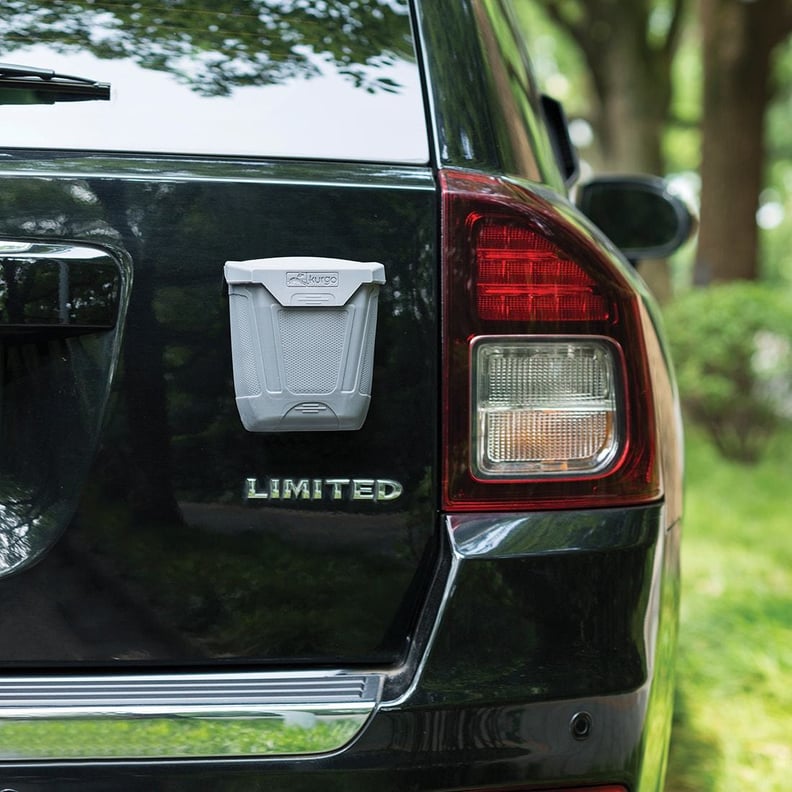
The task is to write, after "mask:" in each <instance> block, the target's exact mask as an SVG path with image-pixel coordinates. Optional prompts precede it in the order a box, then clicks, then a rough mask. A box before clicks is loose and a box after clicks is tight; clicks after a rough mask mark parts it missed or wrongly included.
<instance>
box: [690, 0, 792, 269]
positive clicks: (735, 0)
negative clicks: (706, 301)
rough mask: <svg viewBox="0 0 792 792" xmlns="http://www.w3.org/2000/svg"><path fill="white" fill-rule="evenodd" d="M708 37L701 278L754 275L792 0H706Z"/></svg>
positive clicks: (703, 16) (704, 24)
mask: <svg viewBox="0 0 792 792" xmlns="http://www.w3.org/2000/svg"><path fill="white" fill-rule="evenodd" d="M700 9H701V27H702V31H703V37H704V108H703V120H702V163H701V178H702V193H701V231H700V234H699V246H698V257H697V261H696V269H695V281H696V283H698V284H699V285H704V284H707V283H709V282H710V281H728V280H735V279H741V278H743V279H755V278H756V277H757V276H758V274H759V263H758V229H757V225H756V210H757V208H758V202H759V193H760V191H761V188H762V183H763V177H764V168H765V117H766V111H767V107H768V104H769V102H770V99H771V96H772V65H773V52H774V50H775V49H776V47H777V46H778V45H779V44H781V43H782V42H783V41H784V40H785V39H786V38H787V37H788V36H789V35H790V33H792V2H790V0H755V1H754V2H746V1H745V0H701V6H700Z"/></svg>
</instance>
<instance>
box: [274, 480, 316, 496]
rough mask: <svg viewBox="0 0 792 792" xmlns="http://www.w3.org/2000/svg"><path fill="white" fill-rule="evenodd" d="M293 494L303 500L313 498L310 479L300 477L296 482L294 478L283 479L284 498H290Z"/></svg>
mask: <svg viewBox="0 0 792 792" xmlns="http://www.w3.org/2000/svg"><path fill="white" fill-rule="evenodd" d="M292 495H294V497H295V498H302V499H303V500H310V499H311V489H310V481H309V480H308V479H300V480H299V481H297V483H296V484H295V482H294V479H283V494H282V495H281V497H282V498H283V500H289V499H290V498H291V497H292Z"/></svg>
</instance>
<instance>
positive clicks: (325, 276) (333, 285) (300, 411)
mask: <svg viewBox="0 0 792 792" xmlns="http://www.w3.org/2000/svg"><path fill="white" fill-rule="evenodd" d="M225 279H226V282H227V283H228V295H229V309H230V322H231V353H232V358H233V367H234V390H235V392H236V404H237V408H238V410H239V415H240V418H241V419H242V424H243V425H244V427H245V429H247V430H248V431H251V432H286V431H288V432H300V431H337V430H354V429H360V427H361V426H362V425H363V422H364V421H365V420H366V414H367V412H368V408H369V403H370V401H371V379H372V371H373V359H374V340H375V336H376V326H377V302H378V297H379V287H380V285H381V284H383V283H385V268H384V267H383V265H382V264H379V263H376V262H358V261H346V260H342V259H331V258H311V257H286V258H268V259H252V260H248V261H228V262H226V265H225Z"/></svg>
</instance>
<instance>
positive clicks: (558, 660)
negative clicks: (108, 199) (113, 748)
mask: <svg viewBox="0 0 792 792" xmlns="http://www.w3.org/2000/svg"><path fill="white" fill-rule="evenodd" d="M445 527H446V532H445V533H446V537H447V542H446V543H445V546H444V552H445V554H446V558H445V561H446V564H445V568H446V569H447V570H448V574H447V576H446V577H445V579H444V580H440V581H438V586H437V587H436V596H435V598H434V601H433V603H432V604H430V606H428V608H427V612H426V613H424V615H423V617H422V619H421V625H422V626H421V627H420V628H419V630H418V632H417V634H416V640H415V641H414V644H413V648H412V650H411V653H410V657H409V658H408V660H407V663H406V666H405V667H403V668H401V669H398V670H394V671H387V670H379V669H371V670H368V671H367V672H366V674H365V675H366V676H367V677H368V678H369V679H378V680H379V682H380V683H381V690H382V692H381V694H379V696H378V697H377V699H378V700H377V701H375V702H374V703H373V705H372V714H371V716H370V717H369V718H368V719H367V720H366V721H365V723H363V720H362V719H361V724H362V726H361V728H360V730H359V731H357V733H356V734H353V735H350V736H349V738H348V742H346V744H345V745H343V746H341V747H339V748H338V749H337V750H334V751H333V752H332V753H324V754H321V755H317V754H309V755H306V756H301V757H296V756H286V755H280V756H272V757H270V758H263V757H262V756H261V755H256V756H245V755H244V753H242V754H240V753H239V752H238V751H237V752H236V753H234V752H233V751H231V752H228V753H226V752H224V751H223V750H222V749H217V748H215V749H213V750H215V751H217V753H216V754H215V755H214V756H206V757H201V756H200V752H198V756H197V758H190V759H187V758H186V757H188V756H189V757H196V751H195V750H194V746H192V747H191V750H190V751H188V752H186V753H184V754H180V753H179V751H178V750H174V749H173V746H171V747H168V740H169V739H170V738H169V736H168V734H169V733H168V730H167V729H164V730H163V736H162V746H163V752H162V756H163V757H170V758H167V759H164V758H163V759H152V757H151V755H150V754H149V755H147V756H145V757H143V756H140V755H136V753H135V751H136V748H135V746H134V744H130V745H129V750H128V752H127V754H128V755H127V756H117V757H115V758H109V757H108V758H106V759H103V760H100V761H96V760H92V761H90V760H88V759H87V757H88V756H90V755H91V752H90V750H86V753H85V754H82V755H83V756H85V757H86V759H84V760H81V759H78V758H76V757H75V758H74V759H71V760H69V761H63V760H59V759H57V752H55V753H54V754H52V755H51V756H52V758H51V759H50V760H47V759H45V758H42V760H41V761H36V762H30V761H26V760H22V759H21V757H20V755H19V754H17V755H16V756H15V755H14V751H13V748H12V746H10V745H9V744H6V745H3V739H2V734H3V731H7V732H8V733H10V729H8V730H6V729H5V728H0V755H1V756H2V757H3V760H2V764H0V775H1V777H2V779H3V784H4V785H5V786H9V785H11V786H12V787H15V788H17V789H18V790H19V792H22V790H25V791H26V792H30V790H35V789H39V788H41V789H43V788H44V787H46V788H48V789H51V788H52V784H55V785H56V788H58V789H71V788H74V789H77V788H79V789H80V790H81V791H82V790H86V789H89V790H90V789H102V790H107V789H119V790H120V789H133V788H134V789H137V788H148V789H158V788H163V789H164V788H167V789H168V790H177V789H185V790H186V789H196V788H211V789H233V790H244V789H260V788H262V785H264V786H265V787H266V788H267V789H268V790H275V791H277V790H290V791H291V792H293V791H294V790H316V789H319V788H322V789H325V788H327V789H344V790H358V789H359V790H367V791H369V792H370V790H372V789H374V788H376V789H377V790H379V791H384V790H394V792H396V790H450V789H458V788H462V787H464V788H482V789H483V788H490V787H501V786H502V787H505V788H510V789H513V788H518V789H523V788H525V789H529V788H541V787H544V786H546V787H553V786H556V787H557V786H573V785H580V786H583V785H590V784H605V783H621V784H624V785H626V786H628V787H629V788H630V789H632V790H636V789H637V790H641V791H642V792H645V790H648V789H655V788H659V785H660V784H661V783H662V776H663V771H664V763H665V756H666V750H667V742H668V735H669V731H670V722H671V702H672V678H673V651H674V644H675V638H676V618H677V601H678V571H677V570H678V553H677V548H678V533H679V527H678V526H669V525H667V524H666V519H665V510H664V508H663V506H662V505H661V504H658V505H654V506H651V507H642V508H632V509H628V510H597V511H587V512H571V513H535V514H519V515H492V514H487V515H457V516H449V517H447V518H446V520H445ZM338 673H340V674H341V675H342V676H343V675H344V672H338ZM375 687H379V686H378V685H375ZM311 705H312V702H311V701H310V700H306V701H305V709H306V710H310V709H311ZM261 706H262V707H263V708H264V709H266V706H267V702H266V701H264V702H263V703H262V704H261ZM297 709H299V707H298V708H297ZM13 714H14V713H12V712H11V711H10V710H9V711H7V712H6V713H5V714H4V713H3V711H2V707H0V727H2V726H3V723H2V719H4V718H5V720H6V725H7V726H12V724H18V723H19V718H18V717H17V718H16V720H15V719H14V718H13V717H11V716H12V715H13ZM16 714H17V715H18V714H19V713H18V712H17V713H16ZM61 714H62V713H61ZM82 714H83V716H84V715H85V713H82ZM160 714H162V715H163V716H165V717H164V719H163V723H167V722H175V721H178V720H179V718H180V717H181V716H179V715H178V714H173V713H172V714H171V715H170V717H167V716H168V713H167V712H165V713H160ZM93 715H94V721H96V722H98V723H99V724H100V726H101V725H102V724H104V727H106V728H107V729H108V730H113V729H119V728H125V727H127V726H128V723H127V721H128V720H129V719H127V718H123V717H122V718H119V717H118V713H116V714H115V717H113V716H112V708H110V709H109V710H108V711H107V712H100V713H93ZM241 717H242V718H244V717H247V718H250V717H254V718H255V717H256V714H255V712H247V713H244V714H242V715H241ZM46 720H47V718H46V707H45V708H44V712H43V713H42V712H39V719H38V720H37V721H36V723H27V724H25V725H26V726H27V727H30V726H33V727H34V728H35V727H36V724H37V723H46ZM81 722H82V721H81V719H80V718H75V720H74V729H73V730H72V737H71V739H72V740H74V738H75V735H76V734H77V732H78V730H79V728H80V724H81ZM294 722H295V721H294V720H292V723H291V726H293V725H294ZM297 722H299V718H298V719H297ZM213 725H216V724H213ZM298 726H299V723H298ZM99 741H100V742H101V739H100V740H99ZM287 744H288V742H287ZM282 750H283V749H278V751H277V753H281V752H282ZM218 754H222V755H218ZM95 755H96V753H94V756H95ZM71 756H75V755H74V754H73V753H72V754H71ZM136 756H137V758H135V757H136Z"/></svg>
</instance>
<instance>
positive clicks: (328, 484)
mask: <svg viewBox="0 0 792 792" xmlns="http://www.w3.org/2000/svg"><path fill="white" fill-rule="evenodd" d="M403 492H404V487H402V485H401V484H400V483H399V482H398V481H395V480H394V479H363V478H361V479H347V478H331V479H320V478H319V479H307V478H305V479H294V478H266V479H261V480H260V479H257V478H254V477H252V476H251V477H250V478H246V479H245V484H244V487H243V498H244V499H245V500H269V501H286V500H310V501H321V500H325V499H329V500H332V501H340V500H350V501H372V502H375V503H377V502H380V503H382V502H386V501H394V500H396V499H398V498H400V497H401V495H402V493H403Z"/></svg>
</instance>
